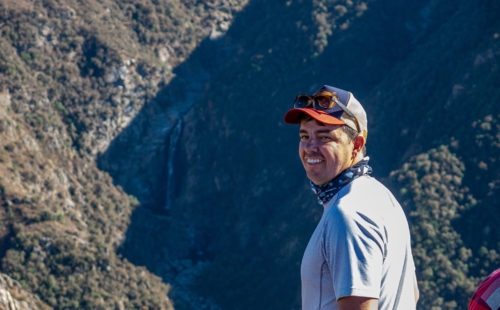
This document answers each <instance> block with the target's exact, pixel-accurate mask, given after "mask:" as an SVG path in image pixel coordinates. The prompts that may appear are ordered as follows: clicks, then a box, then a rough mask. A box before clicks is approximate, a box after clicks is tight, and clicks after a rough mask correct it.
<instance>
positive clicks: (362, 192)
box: [340, 175, 390, 199]
mask: <svg viewBox="0 0 500 310" xmlns="http://www.w3.org/2000/svg"><path fill="white" fill-rule="evenodd" d="M389 193H390V191H389V189H388V188H387V187H386V186H385V185H384V184H382V183H381V182H380V181H378V180H377V179H375V178H374V177H371V176H368V175H364V176H361V177H359V178H357V179H355V180H353V181H352V182H351V183H350V184H349V185H348V186H346V187H345V188H343V189H342V190H341V192H340V194H341V195H342V196H352V197H362V198H363V199H367V198H376V197H378V196H380V197H385V196H387V194H389Z"/></svg>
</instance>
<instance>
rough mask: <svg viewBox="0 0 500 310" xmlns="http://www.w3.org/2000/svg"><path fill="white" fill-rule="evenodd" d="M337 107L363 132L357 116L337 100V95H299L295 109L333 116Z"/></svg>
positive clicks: (327, 92) (324, 92)
mask: <svg viewBox="0 0 500 310" xmlns="http://www.w3.org/2000/svg"><path fill="white" fill-rule="evenodd" d="M335 105H338V106H339V108H341V109H342V111H344V113H345V114H346V115H347V116H348V117H349V118H350V119H352V120H353V121H354V123H355V124H356V129H357V132H358V133H359V132H361V130H360V126H359V123H358V120H357V118H356V116H354V114H353V113H352V112H351V111H349V109H348V108H347V107H346V106H345V105H344V104H342V103H341V102H340V100H339V99H338V98H337V94H336V93H331V92H329V91H323V92H320V93H319V94H317V95H314V96H309V95H298V96H297V97H295V102H294V104H293V107H294V108H296V109H304V108H310V109H316V110H321V111H325V112H326V113H328V114H330V115H331V113H332V112H334V111H333V110H332V109H333V107H335ZM332 116H333V115H332Z"/></svg>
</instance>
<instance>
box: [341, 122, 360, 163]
mask: <svg viewBox="0 0 500 310" xmlns="http://www.w3.org/2000/svg"><path fill="white" fill-rule="evenodd" d="M342 130H343V131H344V132H345V133H346V134H347V136H348V137H349V139H350V140H351V141H354V139H356V137H357V136H359V134H358V132H357V131H356V130H355V129H353V128H351V127H349V126H347V125H344V126H342ZM361 153H362V154H363V156H366V144H365V145H363V148H362V149H361Z"/></svg>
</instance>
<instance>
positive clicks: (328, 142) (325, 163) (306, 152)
mask: <svg viewBox="0 0 500 310" xmlns="http://www.w3.org/2000/svg"><path fill="white" fill-rule="evenodd" d="M341 127H342V126H341V125H326V124H321V123H319V122H317V121H316V120H314V119H310V120H303V121H302V122H301V123H300V132H299V135H300V144H299V156H300V160H301V161H302V165H304V169H305V170H306V174H307V177H308V178H309V179H310V180H311V181H312V182H313V183H314V184H316V185H322V184H325V183H328V182H329V181H331V180H332V179H333V178H335V177H336V176H337V175H339V174H340V173H341V172H342V171H344V170H345V169H346V168H348V167H349V166H351V163H353V148H354V146H353V143H352V141H351V140H350V138H349V136H348V135H347V134H346V133H345V132H344V130H343V129H342V128H341Z"/></svg>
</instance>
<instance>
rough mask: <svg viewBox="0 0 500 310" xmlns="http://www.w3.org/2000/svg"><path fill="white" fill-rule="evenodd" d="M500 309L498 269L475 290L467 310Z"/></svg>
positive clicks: (499, 273)
mask: <svg viewBox="0 0 500 310" xmlns="http://www.w3.org/2000/svg"><path fill="white" fill-rule="evenodd" d="M499 309H500V268H499V269H497V270H495V271H493V272H492V273H491V274H490V275H489V276H488V277H487V278H486V279H485V280H484V281H483V282H481V284H479V287H478V288H477V290H476V292H475V293H474V295H473V296H472V299H471V301H470V303H469V310H499Z"/></svg>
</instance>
